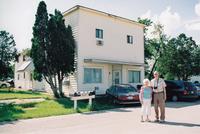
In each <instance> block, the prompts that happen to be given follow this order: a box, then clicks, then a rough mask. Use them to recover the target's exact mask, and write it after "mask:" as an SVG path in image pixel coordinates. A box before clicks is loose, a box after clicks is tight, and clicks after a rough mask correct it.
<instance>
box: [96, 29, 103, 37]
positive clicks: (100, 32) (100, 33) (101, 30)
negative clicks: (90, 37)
mask: <svg viewBox="0 0 200 134" xmlns="http://www.w3.org/2000/svg"><path fill="white" fill-rule="evenodd" d="M97 33H98V34H97ZM95 36H96V38H97V39H103V29H99V28H96V30H95Z"/></svg>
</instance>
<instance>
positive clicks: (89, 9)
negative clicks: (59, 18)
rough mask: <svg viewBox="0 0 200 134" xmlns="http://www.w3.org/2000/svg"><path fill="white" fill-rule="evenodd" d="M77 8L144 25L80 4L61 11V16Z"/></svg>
mask: <svg viewBox="0 0 200 134" xmlns="http://www.w3.org/2000/svg"><path fill="white" fill-rule="evenodd" d="M78 9H83V10H87V11H89V12H94V13H97V14H101V15H105V16H109V17H113V18H116V19H118V20H121V21H125V22H129V23H132V24H135V25H137V26H140V27H142V28H144V27H145V25H144V24H141V23H138V22H136V21H134V20H130V19H127V18H123V17H120V16H117V15H113V14H109V13H106V12H103V11H99V10H95V9H92V8H88V7H84V6H80V5H76V6H74V7H72V8H70V9H69V10H67V11H65V12H63V16H67V15H68V14H70V13H72V12H74V11H76V10H78Z"/></svg>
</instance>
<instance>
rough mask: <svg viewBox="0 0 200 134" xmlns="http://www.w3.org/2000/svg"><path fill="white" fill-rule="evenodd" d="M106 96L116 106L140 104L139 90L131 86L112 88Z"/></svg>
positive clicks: (114, 86) (107, 91) (122, 85)
mask: <svg viewBox="0 0 200 134" xmlns="http://www.w3.org/2000/svg"><path fill="white" fill-rule="evenodd" d="M106 96H107V97H108V99H109V100H110V101H112V102H113V103H114V104H115V103H117V104H134V103H140V101H139V93H138V91H137V89H136V88H135V87H133V86H131V85H129V84H119V85H113V86H111V87H110V88H109V89H107V90H106Z"/></svg>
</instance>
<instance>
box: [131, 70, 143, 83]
mask: <svg viewBox="0 0 200 134" xmlns="http://www.w3.org/2000/svg"><path fill="white" fill-rule="evenodd" d="M128 82H129V83H140V82H141V80H140V71H134V70H129V71H128Z"/></svg>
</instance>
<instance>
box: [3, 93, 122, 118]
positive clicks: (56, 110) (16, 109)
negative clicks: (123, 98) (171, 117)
mask: <svg viewBox="0 0 200 134" xmlns="http://www.w3.org/2000/svg"><path fill="white" fill-rule="evenodd" d="M3 98H4V99H10V98H12V99H14V98H16V99H23V98H46V100H45V101H43V102H34V103H33V102H32V103H25V104H0V122H2V121H13V120H18V119H29V118H39V117H47V116H54V115H67V114H73V113H82V112H89V111H98V110H106V109H113V108H118V107H121V106H119V105H113V104H111V103H109V102H108V100H107V99H106V98H95V99H94V101H93V105H92V106H91V107H89V106H88V100H81V101H78V109H77V110H74V109H73V101H71V100H69V99H68V98H61V99H53V97H49V96H48V95H44V94H41V93H34V92H31V91H15V90H13V91H8V90H2V89H0V99H3Z"/></svg>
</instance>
